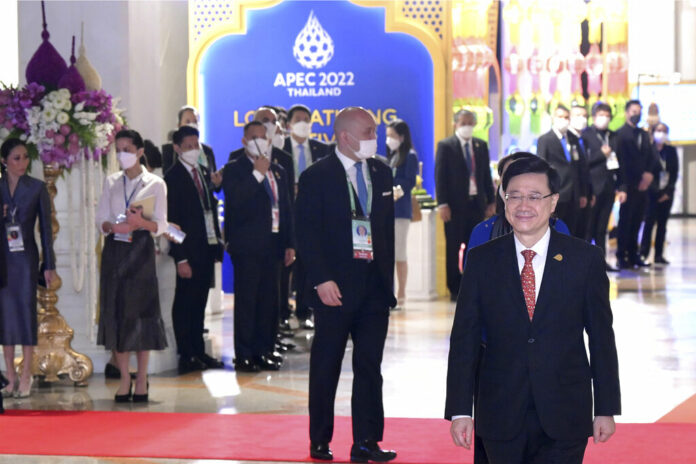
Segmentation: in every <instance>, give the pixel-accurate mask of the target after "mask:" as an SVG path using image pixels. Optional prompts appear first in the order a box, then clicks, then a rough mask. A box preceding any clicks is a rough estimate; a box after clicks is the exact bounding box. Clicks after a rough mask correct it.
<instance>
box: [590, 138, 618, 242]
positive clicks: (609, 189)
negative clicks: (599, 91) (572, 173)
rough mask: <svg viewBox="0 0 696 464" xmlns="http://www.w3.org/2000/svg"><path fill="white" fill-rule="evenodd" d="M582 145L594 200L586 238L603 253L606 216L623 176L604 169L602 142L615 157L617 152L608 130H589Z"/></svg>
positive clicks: (614, 171) (604, 158)
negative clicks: (607, 144) (609, 148)
mask: <svg viewBox="0 0 696 464" xmlns="http://www.w3.org/2000/svg"><path fill="white" fill-rule="evenodd" d="M582 141H583V143H584V146H585V155H586V157H587V168H588V171H589V175H590V183H591V185H592V193H593V194H594V195H595V197H596V201H595V205H594V206H593V207H592V208H591V211H590V220H589V222H588V226H587V231H586V235H585V238H586V239H587V241H588V242H592V240H594V242H595V245H597V246H598V247H600V248H601V249H602V250H604V251H605V252H606V242H607V239H606V235H607V225H608V224H609V216H610V215H611V209H612V207H613V206H614V196H615V194H616V190H617V189H623V188H625V187H621V182H622V181H621V179H623V176H622V173H621V171H620V167H619V169H614V170H609V169H607V157H606V156H605V155H604V153H603V152H602V146H603V145H604V144H605V142H608V143H609V146H610V147H611V149H612V151H614V153H617V152H618V148H617V143H616V135H615V134H614V132H612V131H610V130H603V131H600V130H599V129H597V128H596V127H595V126H590V127H588V128H587V129H585V130H584V131H583V133H582Z"/></svg>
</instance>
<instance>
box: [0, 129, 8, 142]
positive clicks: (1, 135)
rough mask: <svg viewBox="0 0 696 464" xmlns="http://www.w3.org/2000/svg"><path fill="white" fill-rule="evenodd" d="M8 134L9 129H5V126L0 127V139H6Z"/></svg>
mask: <svg viewBox="0 0 696 464" xmlns="http://www.w3.org/2000/svg"><path fill="white" fill-rule="evenodd" d="M8 135H10V131H9V130H7V129H6V128H5V127H0V139H3V140H4V139H6V138H7V136H8Z"/></svg>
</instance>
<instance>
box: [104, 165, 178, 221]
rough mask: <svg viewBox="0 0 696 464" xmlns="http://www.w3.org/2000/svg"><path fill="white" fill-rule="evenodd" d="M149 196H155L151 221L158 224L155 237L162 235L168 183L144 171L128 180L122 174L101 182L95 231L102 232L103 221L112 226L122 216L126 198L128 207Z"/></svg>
mask: <svg viewBox="0 0 696 464" xmlns="http://www.w3.org/2000/svg"><path fill="white" fill-rule="evenodd" d="M124 179H125V183H124ZM124 186H125V191H124ZM131 195H132V197H131ZM152 196H154V197H155V209H154V212H153V217H152V218H151V220H152V221H154V222H156V223H157V232H156V233H155V235H161V234H163V233H165V232H166V231H167V226H168V223H167V184H165V183H164V180H163V179H162V178H160V177H157V176H156V175H154V174H152V173H150V172H148V171H147V170H145V169H143V172H142V173H141V174H140V175H139V176H138V177H136V178H135V179H129V178H128V176H126V174H125V173H124V172H123V171H119V172H116V173H114V174H111V175H109V176H108V177H107V178H106V179H105V180H104V189H103V190H102V194H101V198H99V204H98V205H97V211H96V222H97V228H98V229H99V231H100V232H102V233H104V231H103V230H102V224H103V223H104V222H107V221H108V222H111V223H115V222H116V218H117V217H118V216H119V215H120V214H125V213H126V199H127V198H130V201H129V202H128V204H131V203H133V202H134V201H138V200H143V199H145V198H148V197H152Z"/></svg>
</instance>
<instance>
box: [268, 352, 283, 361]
mask: <svg viewBox="0 0 696 464" xmlns="http://www.w3.org/2000/svg"><path fill="white" fill-rule="evenodd" d="M265 356H266V357H267V358H268V359H270V360H271V361H275V362H277V363H282V362H283V361H285V358H283V355H282V354H280V353H279V352H277V351H271V352H270V353H266V354H265Z"/></svg>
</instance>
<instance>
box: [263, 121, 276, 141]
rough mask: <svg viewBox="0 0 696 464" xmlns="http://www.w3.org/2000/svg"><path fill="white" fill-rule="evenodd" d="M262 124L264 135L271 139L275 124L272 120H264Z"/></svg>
mask: <svg viewBox="0 0 696 464" xmlns="http://www.w3.org/2000/svg"><path fill="white" fill-rule="evenodd" d="M263 125H264V126H265V127H266V136H267V137H268V138H269V139H272V138H273V136H274V135H275V133H276V125H275V123H274V122H264V123H263Z"/></svg>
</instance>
